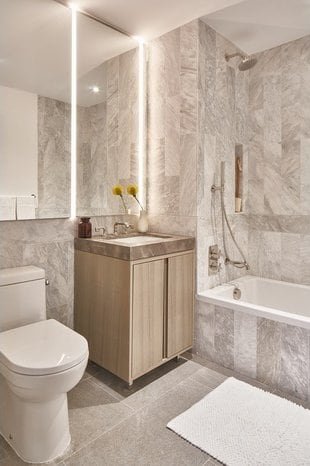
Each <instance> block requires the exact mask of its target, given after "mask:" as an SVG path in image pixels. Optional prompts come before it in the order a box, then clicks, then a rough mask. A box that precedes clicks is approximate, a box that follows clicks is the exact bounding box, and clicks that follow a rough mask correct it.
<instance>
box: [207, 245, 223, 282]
mask: <svg viewBox="0 0 310 466" xmlns="http://www.w3.org/2000/svg"><path fill="white" fill-rule="evenodd" d="M220 257H221V251H220V249H219V247H218V245H217V244H214V245H212V246H209V275H213V274H215V273H218V272H219V271H220V269H221V264H220Z"/></svg>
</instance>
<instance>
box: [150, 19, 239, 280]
mask: <svg viewBox="0 0 310 466" xmlns="http://www.w3.org/2000/svg"><path fill="white" fill-rule="evenodd" d="M148 49H149V50H148V54H149V61H148V170H147V174H148V184H147V186H148V202H147V206H148V211H149V214H150V224H151V228H153V229H155V230H157V231H163V232H171V233H178V234H192V235H195V236H196V237H197V266H198V267H197V281H198V289H203V288H207V287H210V286H214V285H215V284H217V283H218V281H219V279H221V280H225V281H227V280H228V279H232V278H235V277H236V276H238V275H239V274H238V272H237V273H236V270H231V269H230V268H229V269H227V268H226V270H225V271H224V270H223V272H222V274H221V277H219V276H215V277H214V276H213V277H209V276H208V268H207V266H208V265H207V255H208V246H209V245H210V244H213V243H215V242H221V223H220V210H219V197H218V196H217V198H216V202H215V203H214V204H213V203H212V201H213V199H212V198H211V192H210V188H211V185H212V184H213V183H214V182H218V181H219V171H220V161H221V160H225V161H226V180H227V189H226V203H227V206H228V209H227V210H228V212H229V215H230V218H231V222H232V226H233V229H234V230H235V232H236V235H237V236H238V238H239V240H240V241H241V243H242V245H243V248H244V249H245V250H247V242H248V239H247V218H246V216H243V214H242V215H240V216H237V215H235V214H234V163H235V144H236V143H240V144H243V147H244V171H245V174H246V173H247V139H248V132H247V108H248V73H241V72H239V71H238V70H236V69H234V68H232V67H231V66H228V65H227V63H226V61H225V57H224V56H225V53H226V52H227V53H230V52H233V51H236V47H235V46H234V45H233V44H232V43H230V42H229V41H227V40H226V39H224V38H223V37H222V36H220V35H219V34H217V33H216V32H215V31H214V30H213V29H211V28H210V27H209V26H207V25H206V24H205V23H203V22H202V21H199V20H196V21H193V22H191V23H189V24H186V25H185V26H182V27H181V28H178V29H176V30H174V31H171V32H169V33H168V34H165V35H164V36H162V37H159V38H158V39H155V40H153V41H151V43H150V44H149V47H148ZM246 195H247V177H246V176H245V177H244V200H243V201H244V208H245V209H246V205H247V200H246ZM242 216H243V218H241V217H242ZM228 241H229V240H228ZM229 247H230V248H232V249H231V251H232V255H233V254H235V253H236V251H235V250H234V249H233V248H234V246H233V245H232V244H230V243H229Z"/></svg>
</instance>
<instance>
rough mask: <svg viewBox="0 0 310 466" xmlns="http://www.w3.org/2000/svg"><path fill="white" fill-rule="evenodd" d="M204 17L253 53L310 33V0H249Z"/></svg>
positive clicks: (226, 35) (207, 21) (245, 50)
mask: <svg viewBox="0 0 310 466" xmlns="http://www.w3.org/2000/svg"><path fill="white" fill-rule="evenodd" d="M202 19H203V20H204V21H205V22H206V23H207V24H209V25H210V26H211V27H213V29H215V30H216V31H218V32H219V33H220V34H222V35H223V36H225V37H227V38H228V39H230V40H231V41H232V42H233V43H234V44H236V45H237V46H238V47H239V48H240V49H241V50H243V51H244V52H246V53H248V54H252V53H256V52H261V51H263V50H266V49H270V48H272V47H276V46H278V45H281V44H284V43H285V42H289V41H291V40H295V39H298V38H300V37H303V36H305V35H308V34H310V0H246V1H243V2H241V3H238V4H237V5H233V6H230V7H228V8H225V9H222V10H220V11H217V12H214V13H211V14H209V15H207V16H204V17H203V18H202Z"/></svg>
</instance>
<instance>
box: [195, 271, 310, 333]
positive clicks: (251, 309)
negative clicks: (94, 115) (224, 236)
mask: <svg viewBox="0 0 310 466" xmlns="http://www.w3.org/2000/svg"><path fill="white" fill-rule="evenodd" d="M253 279H256V280H261V281H262V280H263V281H267V282H272V283H279V284H281V285H289V286H292V287H294V288H302V289H308V290H310V286H308V285H301V284H299V283H292V282H285V281H281V280H273V279H271V278H264V277H259V276H255V275H245V276H243V277H240V278H238V279H235V280H231V281H230V282H227V283H224V284H222V285H218V286H216V287H214V288H209V289H207V290H205V291H201V292H199V293H197V294H196V299H197V301H202V302H205V303H208V304H213V305H215V306H219V307H225V308H227V309H231V310H233V311H240V312H244V313H246V314H248V315H251V316H253V317H262V318H265V319H269V320H274V321H276V322H282V323H285V324H288V325H294V326H296V327H302V328H305V329H308V330H310V317H306V316H303V315H300V314H293V313H291V312H288V311H281V310H280V309H275V308H272V307H266V306H260V305H257V304H252V303H247V302H246V301H241V300H240V301H238V300H235V299H233V298H225V297H222V296H218V293H219V291H220V290H227V289H229V288H228V286H229V285H230V286H231V288H234V285H235V284H241V283H243V282H246V281H250V280H253Z"/></svg>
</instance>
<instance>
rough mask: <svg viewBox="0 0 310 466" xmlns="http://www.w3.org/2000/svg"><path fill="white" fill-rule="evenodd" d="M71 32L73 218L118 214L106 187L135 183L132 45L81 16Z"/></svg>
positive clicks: (135, 63) (131, 204)
mask: <svg viewBox="0 0 310 466" xmlns="http://www.w3.org/2000/svg"><path fill="white" fill-rule="evenodd" d="M77 31H78V35H77V50H78V55H77V215H78V216H95V215H112V214H119V213H124V208H123V206H122V204H121V203H120V199H119V196H113V195H112V187H113V185H115V184H118V183H120V184H122V185H124V186H125V187H126V186H127V185H128V184H129V183H138V165H139V164H138V144H139V134H138V130H139V102H138V99H139V89H138V88H139V48H138V47H137V45H138V43H137V41H135V40H134V39H132V38H130V37H128V36H127V35H125V34H122V33H120V32H118V31H116V30H114V29H112V28H110V27H107V26H105V25H103V24H101V23H99V22H97V21H95V20H93V19H91V18H89V17H86V16H84V15H82V14H78V18H77ZM126 204H127V207H128V208H130V209H131V211H132V212H138V210H139V209H138V206H137V203H136V202H135V200H134V199H132V198H131V199H130V198H128V200H127V199H126Z"/></svg>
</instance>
